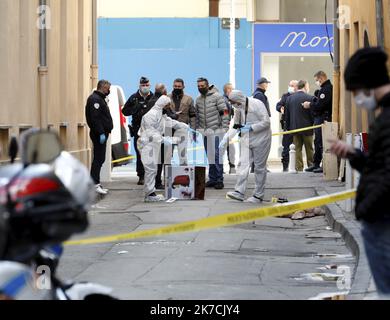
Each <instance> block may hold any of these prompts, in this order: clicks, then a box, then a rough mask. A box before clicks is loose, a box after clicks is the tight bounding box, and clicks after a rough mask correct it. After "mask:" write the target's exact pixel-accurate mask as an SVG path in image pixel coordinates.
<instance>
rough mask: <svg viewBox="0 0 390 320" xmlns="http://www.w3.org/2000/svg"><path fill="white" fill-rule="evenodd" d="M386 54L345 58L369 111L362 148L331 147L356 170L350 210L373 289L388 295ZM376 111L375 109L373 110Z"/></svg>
mask: <svg viewBox="0 0 390 320" xmlns="http://www.w3.org/2000/svg"><path fill="white" fill-rule="evenodd" d="M387 60H388V56H387V54H386V53H385V52H384V51H383V49H381V48H364V49H360V50H358V51H357V52H356V53H355V54H354V55H353V56H352V57H351V59H350V60H349V62H348V64H347V67H346V69H345V74H344V80H345V85H346V88H347V90H348V91H352V93H353V96H354V99H355V103H356V105H357V106H358V107H360V108H363V109H365V110H367V111H368V112H371V113H374V111H375V110H376V109H381V110H380V111H381V112H377V118H376V119H375V121H374V122H373V123H372V125H371V126H370V131H369V135H368V152H367V153H365V152H362V151H361V150H358V149H356V150H355V149H354V148H352V147H351V146H349V145H348V144H346V143H345V142H342V141H333V144H332V146H331V151H332V152H333V153H334V154H336V155H337V156H339V157H341V158H347V159H348V160H349V162H350V163H351V166H352V167H353V168H354V169H356V170H357V171H359V172H360V173H361V176H360V181H359V186H358V188H357V195H356V202H355V214H356V218H357V219H358V220H359V221H361V222H362V225H363V228H362V235H363V240H364V245H365V249H366V253H367V257H368V262H369V265H370V268H371V271H372V274H373V277H374V280H375V284H376V287H377V289H378V293H379V294H380V295H384V296H385V297H386V299H389V298H390V254H389V252H390V209H389V197H390V78H389V71H388V69H387V65H386V64H387ZM377 111H379V110H377Z"/></svg>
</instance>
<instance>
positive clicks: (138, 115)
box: [122, 77, 153, 185]
mask: <svg viewBox="0 0 390 320" xmlns="http://www.w3.org/2000/svg"><path fill="white" fill-rule="evenodd" d="M152 98H153V92H152V91H151V90H150V81H149V79H148V78H146V77H142V78H141V79H140V81H139V90H138V91H137V92H136V93H134V94H133V95H132V96H131V97H130V98H129V100H128V101H127V102H126V104H125V106H124V107H123V109H122V113H123V115H124V116H126V117H129V116H132V117H133V120H132V123H131V126H130V132H131V136H132V137H134V149H135V152H136V154H137V176H138V178H139V181H138V185H144V182H145V169H144V166H143V164H142V161H141V154H140V152H139V150H138V146H137V142H138V139H139V136H138V131H139V129H140V128H141V121H142V118H143V116H144V115H145V114H147V113H148V112H149V111H150V109H151V108H152V107H153V106H151V105H149V102H150V100H151V99H152Z"/></svg>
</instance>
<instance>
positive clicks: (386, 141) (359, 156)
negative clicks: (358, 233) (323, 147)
mask: <svg viewBox="0 0 390 320" xmlns="http://www.w3.org/2000/svg"><path fill="white" fill-rule="evenodd" d="M379 105H380V106H383V107H384V109H383V112H382V114H381V115H380V116H379V117H378V118H377V119H376V120H375V122H374V124H373V125H372V126H371V127H370V133H369V135H368V154H364V153H363V152H362V151H360V150H357V153H356V154H355V155H353V156H350V157H349V160H350V163H351V166H352V167H353V168H354V169H356V170H358V171H359V172H360V173H361V178H360V183H359V187H358V190H357V197H356V208H355V213H356V218H357V219H358V220H365V221H367V222H375V221H378V220H381V218H383V217H384V216H387V217H389V218H390V206H389V200H390V94H388V95H386V96H385V97H384V98H383V99H382V101H380V103H379Z"/></svg>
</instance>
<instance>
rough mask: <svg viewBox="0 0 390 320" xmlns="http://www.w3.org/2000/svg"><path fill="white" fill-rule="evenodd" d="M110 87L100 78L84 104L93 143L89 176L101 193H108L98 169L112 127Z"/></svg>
mask: <svg viewBox="0 0 390 320" xmlns="http://www.w3.org/2000/svg"><path fill="white" fill-rule="evenodd" d="M110 88H111V83H110V82H108V81H107V80H100V81H99V82H98V85H97V89H96V91H94V92H93V93H92V95H91V96H90V97H89V98H88V100H87V104H86V106H85V117H86V119H87V124H88V127H89V129H90V133H89V136H90V138H91V140H92V144H93V161H92V165H91V177H92V179H93V181H94V182H95V186H96V192H97V193H98V194H101V195H106V194H107V193H108V190H107V189H105V188H103V187H102V185H101V183H100V171H101V169H102V166H103V164H104V162H105V161H106V148H107V140H108V137H109V135H110V133H111V131H112V129H113V128H114V125H113V121H112V117H111V114H110V109H109V107H108V105H107V101H106V99H107V97H108V96H109V95H110Z"/></svg>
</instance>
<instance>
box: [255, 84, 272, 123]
mask: <svg viewBox="0 0 390 320" xmlns="http://www.w3.org/2000/svg"><path fill="white" fill-rule="evenodd" d="M270 83H271V82H270V81H268V80H267V78H261V79H259V80H257V82H256V85H257V88H256V91H255V92H254V93H253V98H255V99H257V100H260V101H261V102H262V103H263V104H264V106H265V107H266V109H267V112H268V116H269V117H271V109H270V106H269V101H268V97H267V96H266V94H265V93H266V92H267V90H268V86H269V84H270Z"/></svg>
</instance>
